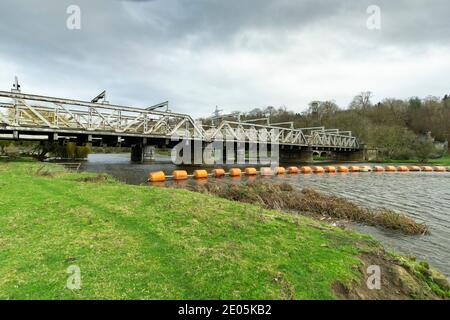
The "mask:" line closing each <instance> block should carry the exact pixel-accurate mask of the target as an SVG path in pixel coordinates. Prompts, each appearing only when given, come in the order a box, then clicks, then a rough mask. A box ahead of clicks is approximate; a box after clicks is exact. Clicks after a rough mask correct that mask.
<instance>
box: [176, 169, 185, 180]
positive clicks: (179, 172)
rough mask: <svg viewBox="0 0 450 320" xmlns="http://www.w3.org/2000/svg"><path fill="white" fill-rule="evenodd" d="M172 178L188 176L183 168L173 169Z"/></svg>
mask: <svg viewBox="0 0 450 320" xmlns="http://www.w3.org/2000/svg"><path fill="white" fill-rule="evenodd" d="M172 178H173V180H186V179H187V178H188V174H187V172H186V171H185V170H175V171H174V172H172Z"/></svg>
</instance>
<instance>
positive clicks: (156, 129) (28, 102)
mask: <svg viewBox="0 0 450 320" xmlns="http://www.w3.org/2000/svg"><path fill="white" fill-rule="evenodd" d="M0 127H2V128H3V129H6V130H19V131H32V130H35V131H39V132H69V133H111V132H113V133H116V134H118V135H119V134H135V135H139V136H150V137H165V138H171V137H173V136H177V137H181V138H183V137H187V138H197V139H202V140H204V141H205V142H212V141H215V140H227V141H238V142H257V143H278V144H286V145H295V146H309V147H335V148H358V147H359V145H358V142H357V140H356V138H355V137H353V136H352V135H351V132H340V131H339V130H337V129H325V128H324V127H314V128H293V124H291V125H290V126H289V127H283V126H281V124H279V125H270V124H257V123H253V122H251V121H248V122H241V121H229V120H224V121H222V122H221V123H220V124H219V126H218V127H217V128H209V129H205V128H204V127H203V126H202V125H201V124H199V123H196V122H195V121H194V120H193V119H192V118H191V116H189V115H187V114H181V113H175V112H167V111H158V110H153V109H150V110H149V109H142V108H135V107H126V106H119V105H112V104H109V103H97V102H87V101H80V100H71V99H62V98H54V97H47V96H38V95H30V94H23V93H20V92H8V91H0Z"/></svg>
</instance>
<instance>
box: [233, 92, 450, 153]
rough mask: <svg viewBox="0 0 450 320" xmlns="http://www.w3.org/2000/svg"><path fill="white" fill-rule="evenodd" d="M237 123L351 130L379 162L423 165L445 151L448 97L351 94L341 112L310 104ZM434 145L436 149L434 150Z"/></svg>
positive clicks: (330, 104) (449, 130)
mask: <svg viewBox="0 0 450 320" xmlns="http://www.w3.org/2000/svg"><path fill="white" fill-rule="evenodd" d="M240 117H241V120H246V119H255V118H264V117H269V118H270V121H271V122H272V123H278V122H289V121H292V122H293V123H294V125H295V127H296V128H306V127H317V126H324V127H326V128H333V129H340V130H343V131H348V130H350V131H352V134H353V135H354V136H356V137H357V138H358V140H359V141H360V142H361V143H363V144H365V145H366V146H367V147H368V148H377V149H378V150H379V155H380V156H381V157H383V158H384V159H417V160H426V159H428V158H430V157H439V156H442V155H443V153H445V152H448V142H447V141H449V140H450V96H449V95H445V96H444V97H443V98H442V99H441V98H438V97H434V96H429V97H426V98H424V99H421V98H418V97H413V98H410V99H407V100H400V99H394V98H389V99H385V100H383V101H380V102H378V103H373V102H372V93H371V92H361V93H360V94H358V95H356V96H355V97H354V98H353V100H352V101H351V103H350V105H349V106H348V107H346V108H342V107H339V106H338V105H337V104H336V103H335V102H334V101H312V102H311V103H309V105H308V109H307V110H306V111H304V112H300V113H297V112H294V111H290V110H288V109H287V108H286V107H279V108H275V107H273V106H268V107H266V108H255V109H253V110H251V111H249V112H247V113H241V114H240ZM436 145H439V146H440V148H436Z"/></svg>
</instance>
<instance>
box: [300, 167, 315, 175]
mask: <svg viewBox="0 0 450 320" xmlns="http://www.w3.org/2000/svg"><path fill="white" fill-rule="evenodd" d="M300 172H301V173H303V174H309V173H311V172H312V169H311V167H301V168H300Z"/></svg>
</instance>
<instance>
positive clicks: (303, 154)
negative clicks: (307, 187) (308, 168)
mask: <svg viewBox="0 0 450 320" xmlns="http://www.w3.org/2000/svg"><path fill="white" fill-rule="evenodd" d="M279 152H280V162H281V163H283V162H284V163H294V162H296V163H297V162H300V163H309V162H313V151H312V149H310V148H308V149H300V150H299V149H294V148H293V149H290V148H289V147H285V148H280V151H279Z"/></svg>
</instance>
